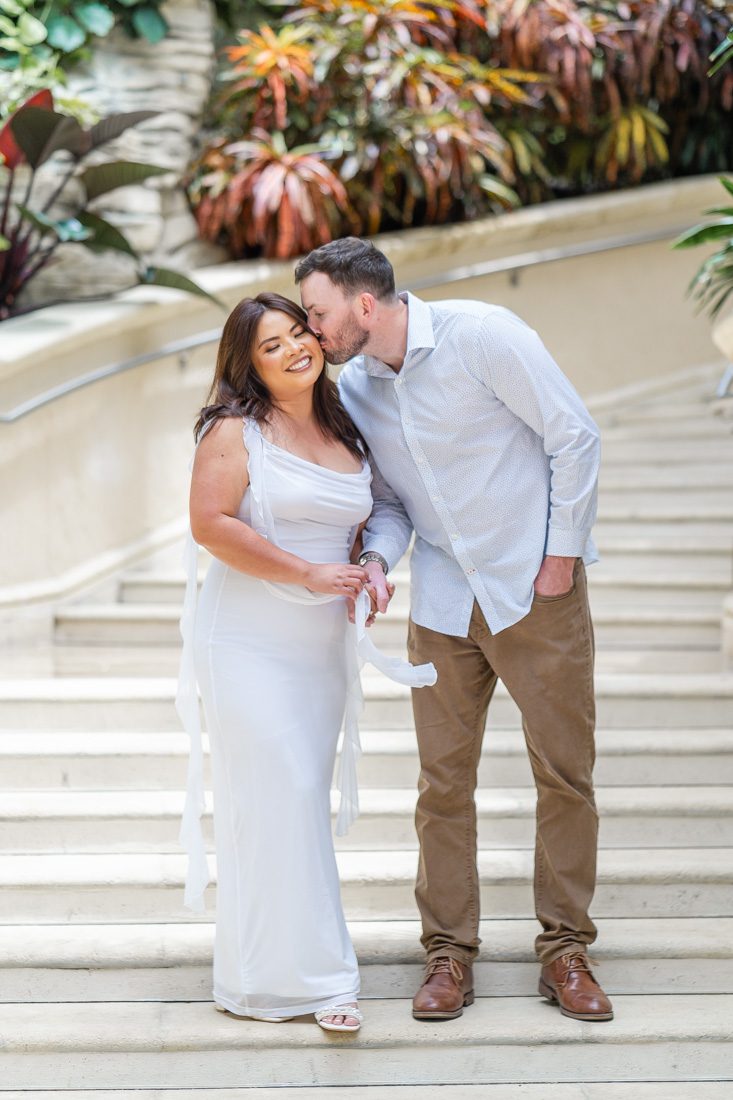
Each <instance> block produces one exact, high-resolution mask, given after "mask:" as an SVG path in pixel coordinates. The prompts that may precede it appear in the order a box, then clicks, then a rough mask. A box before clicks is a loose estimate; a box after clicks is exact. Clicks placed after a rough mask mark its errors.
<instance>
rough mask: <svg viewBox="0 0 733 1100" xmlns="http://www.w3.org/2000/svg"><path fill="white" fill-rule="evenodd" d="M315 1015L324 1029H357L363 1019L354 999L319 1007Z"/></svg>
mask: <svg viewBox="0 0 733 1100" xmlns="http://www.w3.org/2000/svg"><path fill="white" fill-rule="evenodd" d="M349 1009H351V1011H350V1012H349V1011H348V1010H349ZM315 1017H316V1023H318V1024H319V1025H320V1027H322V1028H323V1030H324V1031H358V1030H359V1028H360V1027H361V1025H362V1021H363V1019H364V1016H363V1015H362V1012H361V1009H360V1008H359V1006H358V1005H357V1003H356V1001H348V1002H347V1003H345V1004H340V1005H327V1006H326V1007H325V1008H319V1009H318V1011H317V1012H316V1013H315Z"/></svg>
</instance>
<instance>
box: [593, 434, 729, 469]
mask: <svg viewBox="0 0 733 1100" xmlns="http://www.w3.org/2000/svg"><path fill="white" fill-rule="evenodd" d="M728 440H730V442H728ZM602 447H603V459H602V462H603V468H604V470H608V469H610V467H612V466H622V465H628V464H630V463H631V464H633V465H634V466H636V467H637V468H640V469H648V468H654V467H655V466H666V465H668V464H669V463H670V462H671V463H680V462H684V463H686V464H687V465H689V466H691V467H692V466H701V465H703V466H704V465H708V464H709V463H711V462H715V461H716V460H718V461H721V462H725V461H729V460H730V459H731V458H733V434H731V432H730V429H729V431H728V435H727V439H726V433H725V432H723V433H720V432H717V431H716V433H715V435H710V436H707V437H705V438H699V439H676V438H671V439H670V438H665V437H662V438H658V439H653V438H649V437H648V436H647V434H646V433H645V432H641V433H638V432H633V431H631V432H630V431H628V429H620V428H617V429H610V430H609V431H608V432H607V433H604V435H603V440H602Z"/></svg>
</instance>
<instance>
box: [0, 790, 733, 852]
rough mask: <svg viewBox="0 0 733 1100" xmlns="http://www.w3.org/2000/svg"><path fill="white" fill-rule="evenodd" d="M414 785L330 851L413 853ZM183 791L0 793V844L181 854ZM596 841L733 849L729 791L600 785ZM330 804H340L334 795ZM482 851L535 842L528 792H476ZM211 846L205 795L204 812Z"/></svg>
mask: <svg viewBox="0 0 733 1100" xmlns="http://www.w3.org/2000/svg"><path fill="white" fill-rule="evenodd" d="M416 798H417V795H416V791H415V790H414V789H400V788H393V789H379V788H377V789H374V788H364V787H362V790H361V791H360V795H359V801H360V805H361V815H360V818H359V820H358V821H357V822H356V823H355V825H354V826H353V827H352V828H351V830H350V831H349V834H348V836H346V837H340V838H337V840H336V847H337V848H339V849H345V850H346V849H348V850H353V851H372V850H375V849H397V850H400V849H412V848H416V847H417V836H416V834H415V825H414V817H415V803H416ZM183 799H184V795H183V792H182V791H161V790H155V791H76V790H73V791H46V790H38V791H22V792H14V791H3V792H0V850H2V851H5V852H15V853H31V852H44V851H45V852H64V851H75V852H105V851H114V852H180V850H181V849H180V845H179V843H178V829H179V825H180V817H181V813H182V811H183ZM596 801H597V804H598V810H599V813H600V816H601V831H600V845H601V847H604V848H621V847H633V846H639V847H646V848H653V847H663V848H669V847H680V848H702V847H706V846H709V847H731V848H733V789H731V788H730V787H723V786H709V787H687V786H685V787H631V788H629V787H610V788H605V787H599V788H598V789H597V790H596ZM332 803H333V804H332V810H333V811H334V812H335V811H336V809H337V806H338V799H337V796H336V795H335V794H334V795H333V798H332ZM476 804H477V810H478V829H479V844H480V846H481V847H482V848H501V849H505V848H529V847H531V846H532V844H533V843H534V832H535V809H536V796H535V791H534V788H528V787H517V788H494V789H486V788H482V789H480V790H479V791H478V793H477V796H476ZM205 826H206V830H207V836H208V838H209V844H210V848H211V849H212V850H213V828H212V822H211V800H210V799H209V801H208V809H207V813H206V816H205Z"/></svg>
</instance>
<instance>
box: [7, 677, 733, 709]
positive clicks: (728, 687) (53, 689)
mask: <svg viewBox="0 0 733 1100" xmlns="http://www.w3.org/2000/svg"><path fill="white" fill-rule="evenodd" d="M595 683H596V694H597V695H609V696H613V697H622V698H626V697H628V696H629V695H634V694H638V695H643V696H656V695H659V696H663V697H664V698H670V697H675V696H683V697H689V696H695V697H700V698H704V697H706V696H708V695H710V694H713V695H715V696H722V697H725V698H726V699H728V698H730V699H733V672H709V673H700V672H696V673H688V674H679V673H675V675H674V676H669V675H665V674H664V673H656V672H652V673H625V672H624V673H615V672H601V673H598V674H597V675H596V677H595ZM175 693H176V679H175V678H174V677H172V676H95V677H90V676H86V677H85V676H56V677H54V676H29V677H26V678H19V679H12V680H4V679H0V702H13V701H15V700H38V701H54V700H59V701H64V700H74V699H81V700H85V699H86V700H94V701H105V700H110V699H124V700H140V701H146V700H168V699H170V700H173V698H174V697H175ZM364 694H365V696H366V697H367V698H368V697H369V695H374V696H375V697H379V698H383V697H389V698H405V699H407V698H409V696H410V689H409V688H408V687H405V686H403V685H402V684H396V683H394V682H393V681H392V680H388V679H387V677H386V676H383V675H382V674H381V673H379V672H377V671H376V670H374V671H372V672H366V673H365V674H364ZM496 694H497V696H502V695H503V696H505V697H506V695H507V691H506V688H505V687H504V685H503V684H502V683H501V682H500V683H499V685H498V686H497V689H496Z"/></svg>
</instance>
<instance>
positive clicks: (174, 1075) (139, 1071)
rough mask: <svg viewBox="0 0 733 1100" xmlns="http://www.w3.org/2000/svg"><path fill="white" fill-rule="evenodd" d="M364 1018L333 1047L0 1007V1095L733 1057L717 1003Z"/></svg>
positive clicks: (392, 1004) (391, 1013)
mask: <svg viewBox="0 0 733 1100" xmlns="http://www.w3.org/2000/svg"><path fill="white" fill-rule="evenodd" d="M365 1009H366V1014H367V1015H366V1022H365V1025H364V1027H363V1028H362V1031H361V1032H360V1033H359V1034H358V1035H357V1036H343V1037H340V1036H328V1035H326V1034H325V1033H324V1032H322V1031H321V1029H320V1028H318V1027H316V1026H315V1025H314V1023H313V1021H312V1017H304V1018H300V1019H298V1020H294V1021H292V1022H290V1023H282V1024H278V1025H273V1024H267V1023H261V1022H257V1021H252V1020H237V1019H234V1018H232V1017H230V1016H227V1015H224V1014H223V1013H219V1012H214V1011H213V1009H212V1006H211V1005H210V1004H196V1003H194V1004H149V1003H144V1002H143V1003H136V1004H90V1005H82V1004H79V1005H68V1006H66V1007H65V1009H64V1011H63V1012H59V1010H58V1006H57V1005H48V1006H45V1005H37V1004H13V1005H7V1006H2V1007H0V1031H1V1032H2V1034H3V1062H4V1066H3V1071H4V1087H5V1088H6V1089H21V1088H26V1089H42V1088H46V1089H49V1088H55V1089H58V1090H63V1089H71V1088H85V1089H91V1088H103V1087H104V1086H105V1085H107V1084H109V1082H110V1081H114V1082H115V1084H116V1085H117V1086H118V1087H119V1086H124V1087H127V1088H166V1089H173V1088H177V1087H181V1088H189V1089H190V1088H195V1087H203V1088H207V1089H210V1088H212V1087H221V1088H225V1087H227V1088H239V1087H243V1086H247V1087H252V1086H255V1085H278V1086H283V1085H290V1086H292V1085H312V1084H315V1083H317V1084H319V1085H321V1086H328V1085H330V1086H338V1087H339V1089H341V1088H343V1087H344V1086H355V1085H368V1084H371V1085H382V1086H388V1085H391V1084H405V1083H410V1084H423V1085H433V1086H434V1085H440V1084H458V1083H461V1082H464V1081H465V1080H466V1079H467V1078H470V1079H471V1081H472V1083H477V1082H495V1083H501V1082H506V1081H507V1080H511V1081H513V1082H517V1083H518V1082H542V1081H545V1082H548V1083H550V1082H552V1083H555V1082H562V1081H566V1080H570V1081H575V1082H578V1081H585V1080H591V1081H599V1080H602V1081H608V1080H625V1081H639V1080H653V1081H658V1080H659V1079H660V1077H664V1078H666V1079H669V1078H670V1077H672V1078H673V1079H677V1080H689V1079H698V1080H700V1079H703V1080H704V1079H710V1078H723V1077H725V1076H726V1075H729V1073H730V1065H731V1057H733V1043H732V1042H731V1035H732V1034H733V998H730V997H724V996H709V997H704V998H703V997H696V996H684V995H671V996H664V997H659V996H639V997H624V996H622V997H618V998H616V1003H615V1010H616V1019H615V1020H613V1021H611V1022H610V1023H605V1024H604V1025H603V1026H601V1025H600V1024H582V1023H578V1022H576V1021H568V1020H567V1019H566V1018H565V1017H563V1016H561V1015H560V1013H559V1012H558V1011H557V1009H556V1008H553V1007H551V1006H549V1005H548V1004H547V1003H545V1002H544V1001H542V1000H540V999H539V998H537V997H532V998H525V997H507V998H501V997H496V998H494V997H487V998H480V999H479V1000H478V1001H477V1002H476V1004H475V1005H473V1006H472V1007H471V1008H470V1010H468V1011H466V1012H465V1013H464V1014H463V1016H462V1017H461V1018H460V1020H456V1021H453V1022H452V1023H451V1024H450V1026H446V1025H445V1024H440V1023H430V1022H426V1021H416V1020H413V1019H412V1018H411V1015H410V1002H409V1001H400V1000H387V1001H384V1000H375V1001H370V1002H368V1003H367V1004H366V1005H365ZM347 1050H348V1054H347ZM387 1053H388V1056H387V1057H385V1054H387Z"/></svg>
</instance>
